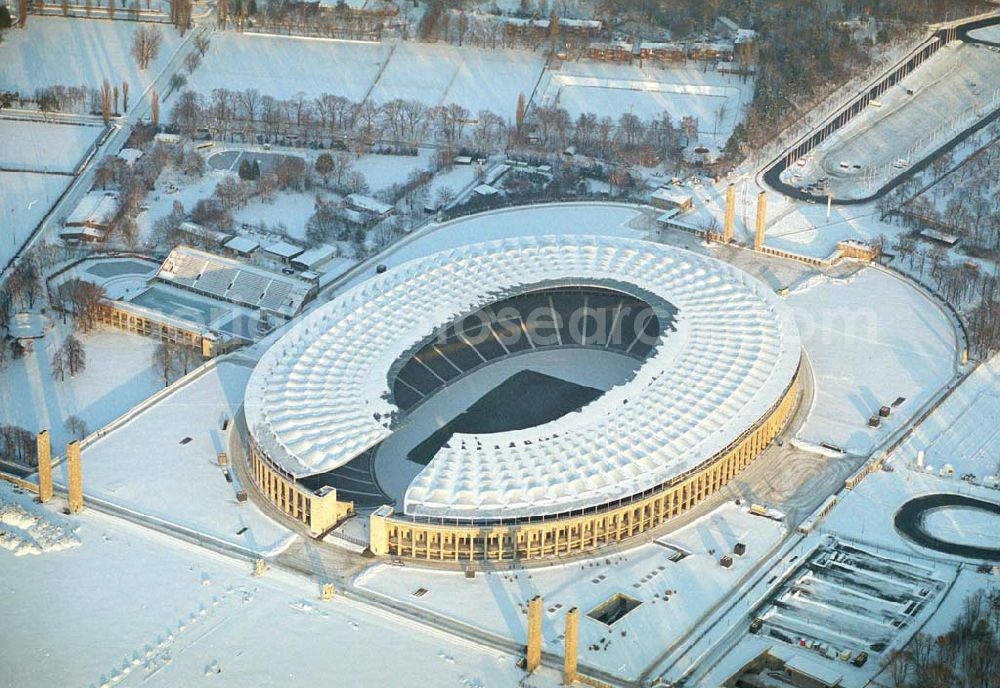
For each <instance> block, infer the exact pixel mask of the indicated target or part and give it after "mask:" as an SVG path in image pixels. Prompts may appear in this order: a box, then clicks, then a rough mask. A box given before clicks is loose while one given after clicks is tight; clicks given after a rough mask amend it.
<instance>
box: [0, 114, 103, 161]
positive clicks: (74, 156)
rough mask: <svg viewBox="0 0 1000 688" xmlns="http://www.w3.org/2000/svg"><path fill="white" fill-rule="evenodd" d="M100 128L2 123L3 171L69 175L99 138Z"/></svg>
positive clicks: (0, 132)
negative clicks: (88, 148)
mask: <svg viewBox="0 0 1000 688" xmlns="http://www.w3.org/2000/svg"><path fill="white" fill-rule="evenodd" d="M100 133H101V127H99V126H96V125H88V124H58V123H49V122H35V121H28V120H17V119H0V139H2V140H3V142H4V143H3V146H0V168H3V169H6V170H24V171H26V172H43V173H45V172H63V173H70V172H73V171H74V170H75V169H76V166H77V164H78V163H79V162H80V159H81V158H82V157H83V154H84V152H86V150H87V147H88V146H90V145H91V144H92V143H93V142H94V141H95V140H96V139H97V137H98V136H99V135H100Z"/></svg>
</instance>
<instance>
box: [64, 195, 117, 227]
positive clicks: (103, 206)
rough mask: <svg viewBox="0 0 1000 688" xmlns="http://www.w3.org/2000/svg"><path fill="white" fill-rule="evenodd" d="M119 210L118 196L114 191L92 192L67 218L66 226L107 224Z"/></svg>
mask: <svg viewBox="0 0 1000 688" xmlns="http://www.w3.org/2000/svg"><path fill="white" fill-rule="evenodd" d="M117 208H118V195H117V194H116V193H115V192H113V191H91V192H90V193H88V194H87V195H86V196H84V197H83V198H82V199H80V202H79V203H78V204H77V206H76V208H75V209H74V210H73V212H72V213H70V215H69V217H67V218H66V223H65V224H66V225H67V226H73V225H77V226H78V225H85V224H105V223H106V222H107V221H108V220H109V219H110V218H111V216H112V215H113V214H114V212H115V210H116V209H117Z"/></svg>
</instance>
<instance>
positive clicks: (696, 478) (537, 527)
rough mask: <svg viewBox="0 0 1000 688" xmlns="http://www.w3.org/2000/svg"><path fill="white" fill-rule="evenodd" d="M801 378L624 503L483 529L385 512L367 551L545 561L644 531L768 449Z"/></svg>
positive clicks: (378, 516) (374, 523) (375, 518)
mask: <svg viewBox="0 0 1000 688" xmlns="http://www.w3.org/2000/svg"><path fill="white" fill-rule="evenodd" d="M800 371H801V366H800V368H799V369H798V370H797V371H796V373H795V375H794V376H793V378H792V380H791V382H790V383H789V385H788V387H787V388H786V389H785V392H784V394H783V395H782V396H781V398H780V399H779V400H778V402H777V403H776V404H775V405H774V406H772V407H771V408H770V409H769V410H768V412H767V413H766V414H765V415H764V416H763V417H762V418H761V419H760V420H759V421H758V422H757V423H755V424H754V425H753V426H752V427H750V428H749V429H747V430H746V432H744V433H743V434H742V435H741V436H740V437H738V438H737V439H736V440H734V441H733V442H732V443H731V444H730V445H729V446H728V447H726V448H725V449H723V450H722V451H721V452H719V453H718V454H716V455H715V456H714V457H712V458H711V459H709V460H707V461H705V462H703V463H702V464H701V465H699V466H698V467H696V468H694V469H692V470H691V471H688V472H687V473H685V474H683V475H680V476H677V477H676V478H674V479H672V480H671V481H670V482H669V483H668V484H666V485H662V486H659V487H657V488H654V489H652V490H650V491H649V492H647V493H644V494H640V495H635V496H634V497H632V498H631V499H630V500H628V503H626V504H617V505H610V506H604V507H600V508H597V509H595V510H593V511H589V512H587V513H584V514H572V513H571V514H568V515H565V516H553V517H551V518H546V519H544V520H538V521H530V522H520V523H512V524H499V525H488V526H475V525H464V524H460V523H456V522H451V523H448V522H444V523H442V522H436V523H431V522H424V521H416V520H413V519H410V518H407V517H405V516H402V515H395V514H394V511H393V509H392V507H388V506H384V507H381V508H380V509H378V510H377V511H375V512H374V513H372V515H371V517H370V519H371V523H370V526H371V528H370V542H369V548H370V549H371V551H372V553H373V554H375V555H381V556H392V557H400V558H407V559H416V560H421V559H422V560H427V561H451V562H459V561H503V560H524V559H545V558H549V557H559V556H566V555H573V554H580V553H585V552H587V551H589V550H593V549H595V548H597V547H601V546H604V545H608V544H612V543H616V542H621V541H623V540H626V539H628V538H631V537H634V536H636V535H639V534H640V533H644V532H646V531H649V530H651V529H653V528H656V527H657V526H659V525H661V524H663V523H664V522H666V521H667V520H669V519H671V518H675V517H677V516H679V515H681V514H683V513H685V512H687V511H689V510H690V509H691V508H692V507H694V506H695V505H696V504H698V503H699V502H701V501H703V500H704V499H706V498H708V497H709V496H711V495H713V494H714V493H716V492H717V491H718V490H719V489H720V488H722V487H723V486H724V485H726V484H727V483H728V482H729V481H730V480H732V479H733V478H734V477H735V476H736V475H738V474H739V473H740V471H742V470H743V469H744V468H746V467H747V466H748V465H749V464H750V463H751V462H752V461H753V460H754V459H755V458H757V456H759V455H760V454H761V452H763V451H764V449H765V448H767V446H768V445H769V444H770V443H771V442H772V440H774V438H775V437H777V436H778V434H779V433H780V432H781V431H782V429H783V428H784V427H785V425H786V424H787V423H788V421H789V420H790V419H791V417H792V415H793V414H794V413H795V409H796V407H797V404H796V402H797V400H798V392H799V373H800Z"/></svg>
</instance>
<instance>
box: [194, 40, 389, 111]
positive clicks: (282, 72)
mask: <svg viewBox="0 0 1000 688" xmlns="http://www.w3.org/2000/svg"><path fill="white" fill-rule="evenodd" d="M390 47H391V46H390V45H389V44H388V43H368V42H362V41H334V40H324V39H314V38H289V37H280V36H263V35H259V34H243V33H237V32H235V31H224V32H216V33H215V34H214V35H213V36H212V44H211V47H209V49H208V53H207V54H206V55H205V58H204V60H203V61H202V63H201V66H200V67H199V68H198V69H197V70H195V72H194V74H192V75H190V76H189V77H188V84H187V86H186V88H189V89H191V90H194V91H198V92H200V93H202V94H204V95H205V96H208V95H210V94H211V92H212V89H216V88H227V89H229V90H233V91H242V90H244V89H248V88H254V89H257V91H259V92H260V94H261V95H264V96H273V97H274V98H278V99H287V98H291V97H292V96H294V95H295V94H296V93H299V92H302V93H304V94H305V95H306V96H307V97H309V98H315V97H318V96H319V95H321V94H323V93H329V94H333V95H340V96H344V97H345V98H348V99H349V100H352V101H355V102H359V101H361V100H362V99H364V97H365V94H367V92H368V88H369V87H370V86H371V84H372V82H373V81H374V80H375V76H376V75H377V74H378V72H379V69H380V68H381V66H382V65H383V63H384V62H385V59H386V56H387V55H388V54H389V49H390Z"/></svg>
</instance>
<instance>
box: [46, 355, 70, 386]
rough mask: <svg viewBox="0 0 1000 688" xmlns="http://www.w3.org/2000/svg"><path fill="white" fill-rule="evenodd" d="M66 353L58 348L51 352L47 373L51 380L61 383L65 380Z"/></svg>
mask: <svg viewBox="0 0 1000 688" xmlns="http://www.w3.org/2000/svg"><path fill="white" fill-rule="evenodd" d="M65 361H66V352H65V351H64V350H63V347H61V346H60V347H59V348H58V349H56V350H55V351H53V352H52V363H51V364H50V365H49V372H50V374H51V375H52V379H53V380H59V382H62V381H63V380H65V379H66V364H65Z"/></svg>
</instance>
